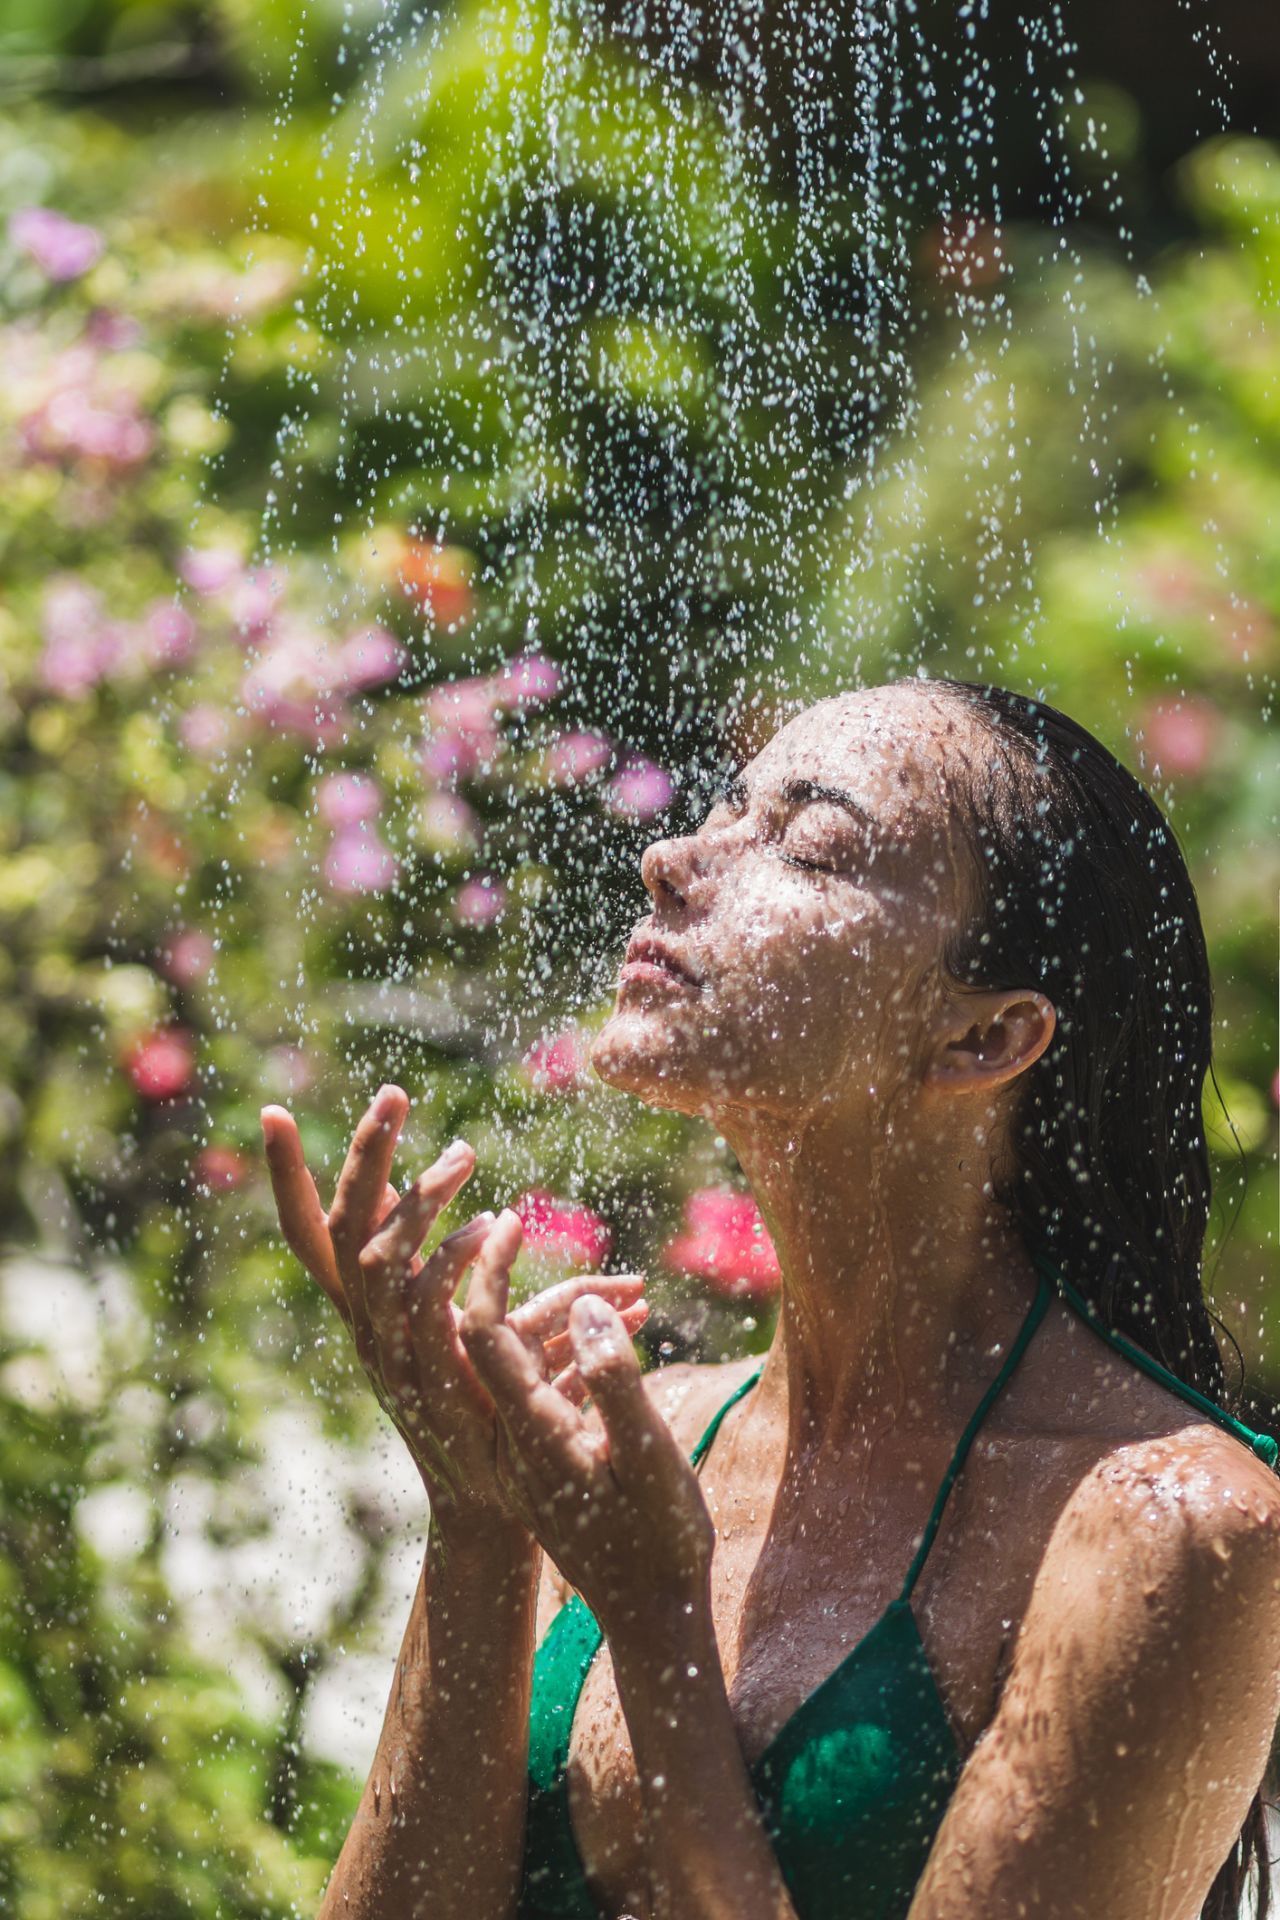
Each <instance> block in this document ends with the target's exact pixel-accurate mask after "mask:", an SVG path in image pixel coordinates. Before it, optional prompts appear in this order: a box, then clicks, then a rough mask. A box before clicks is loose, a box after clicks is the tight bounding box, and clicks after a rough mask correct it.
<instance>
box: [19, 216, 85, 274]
mask: <svg viewBox="0 0 1280 1920" xmlns="http://www.w3.org/2000/svg"><path fill="white" fill-rule="evenodd" d="M9 238H10V240H12V242H13V244H14V246H15V247H17V248H18V249H19V251H20V252H22V253H25V254H26V255H27V257H28V259H31V260H34V261H35V263H36V265H37V266H38V267H39V269H40V271H41V273H43V274H44V275H45V277H46V278H47V279H49V280H78V279H79V278H80V276H81V274H82V273H87V272H88V271H89V269H90V267H92V266H94V265H95V264H96V263H97V261H99V260H100V259H101V258H102V246H103V241H102V235H101V234H100V233H99V232H98V230H97V228H96V227H86V226H82V225H81V223H80V222H79V221H78V220H69V219H68V218H67V216H66V214H65V213H59V212H58V211H57V209H56V208H55V207H23V208H22V209H21V211H20V212H18V213H15V214H14V215H13V218H12V219H11V220H10V222H9Z"/></svg>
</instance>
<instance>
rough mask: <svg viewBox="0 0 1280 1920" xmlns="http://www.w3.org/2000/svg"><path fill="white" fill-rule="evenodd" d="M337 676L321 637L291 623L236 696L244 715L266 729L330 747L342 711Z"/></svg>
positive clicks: (339, 731) (333, 658)
mask: <svg viewBox="0 0 1280 1920" xmlns="http://www.w3.org/2000/svg"><path fill="white" fill-rule="evenodd" d="M340 677H341V676H340V670H339V667H338V662H337V657H336V655H335V653H334V650H333V648H332V647H331V646H330V644H329V642H328V640H327V639H326V638H325V636H324V635H323V634H319V633H313V632H312V631H311V630H310V629H309V628H307V627H304V626H302V625H301V624H300V623H293V624H290V625H288V626H285V627H282V629H281V631H280V632H279V633H278V634H277V635H276V637H275V639H273V640H272V642H271V644H270V645H269V646H268V647H267V648H266V649H265V651H264V652H263V654H262V656H261V658H260V659H259V660H258V661H257V662H256V663H255V664H254V665H253V666H252V667H251V668H250V669H249V671H248V673H246V675H245V677H244V679H243V681H242V682H241V687H240V692H241V697H242V699H243V701H244V704H245V706H246V707H247V709H248V710H249V712H250V713H251V714H254V715H255V716H257V717H258V718H259V719H261V720H262V721H263V722H264V723H265V724H266V725H267V726H270V727H277V728H279V729H280V730H281V731H282V732H285V733H298V734H302V735H304V736H307V737H309V738H311V739H313V740H314V741H315V742H316V744H317V745H319V746H332V745H335V744H336V743H337V741H338V740H339V739H340V738H341V735H342V730H343V729H342V719H343V715H344V714H345V712H346V707H345V704H344V702H343V701H342V699H341V698H340V696H339V694H338V691H337V688H338V685H339V682H340Z"/></svg>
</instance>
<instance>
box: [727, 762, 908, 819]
mask: <svg viewBox="0 0 1280 1920" xmlns="http://www.w3.org/2000/svg"><path fill="white" fill-rule="evenodd" d="M748 797H749V796H748V794H747V783H746V781H745V780H744V779H743V777H742V775H741V774H740V773H735V774H733V775H731V777H730V778H729V779H728V780H726V781H725V783H724V785H723V786H722V787H721V789H720V798H721V799H723V800H727V801H728V802H729V803H730V805H732V806H738V807H745V806H746V804H747V800H748ZM782 797H783V799H784V800H789V801H791V802H792V803H793V804H794V805H796V806H802V807H803V806H807V805H809V804H810V803H811V802H812V801H814V800H829V801H830V802H831V804H832V806H835V807H843V808H844V811H845V812H846V813H847V814H849V815H851V816H852V818H853V819H855V820H856V821H857V822H858V824H859V825H860V826H862V827H865V828H867V829H868V831H872V832H873V831H874V830H875V821H874V820H873V819H872V817H871V815H870V814H869V813H868V812H867V810H866V808H865V807H863V806H860V805H859V804H858V802H857V801H856V800H855V799H854V797H853V795H852V794H851V793H846V792H845V790H844V788H843V787H831V786H828V785H827V784H826V783H825V782H824V781H821V780H788V781H787V782H786V784H785V786H784V787H783V789H782Z"/></svg>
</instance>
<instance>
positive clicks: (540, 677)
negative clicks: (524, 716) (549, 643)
mask: <svg viewBox="0 0 1280 1920" xmlns="http://www.w3.org/2000/svg"><path fill="white" fill-rule="evenodd" d="M562 678H563V676H562V675H561V672H560V669H559V667H558V666H557V665H556V663H555V661H554V660H550V659H548V658H547V655H546V654H545V653H520V654H517V655H516V656H515V658H514V659H513V660H509V661H508V662H507V664H506V666H505V667H504V668H503V670H502V673H501V675H500V676H499V679H500V681H501V686H502V700H503V704H504V705H508V706H516V707H519V708H527V707H536V706H541V705H542V703H543V702H544V701H546V700H550V699H553V698H554V696H555V695H556V694H557V693H559V691H560V685H561V680H562Z"/></svg>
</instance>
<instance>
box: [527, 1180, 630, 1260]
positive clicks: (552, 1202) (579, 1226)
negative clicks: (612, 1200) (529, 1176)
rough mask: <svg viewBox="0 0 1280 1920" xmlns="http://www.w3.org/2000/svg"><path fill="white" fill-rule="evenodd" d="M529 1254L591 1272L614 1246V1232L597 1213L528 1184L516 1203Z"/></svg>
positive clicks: (544, 1188)
mask: <svg viewBox="0 0 1280 1920" xmlns="http://www.w3.org/2000/svg"><path fill="white" fill-rule="evenodd" d="M515 1211H516V1213H517V1214H518V1215H519V1216H520V1224H521V1226H522V1227H523V1228H524V1244H525V1246H526V1247H528V1249H529V1250H530V1252H531V1253H537V1254H544V1255H548V1254H549V1255H551V1256H552V1257H553V1258H560V1259H565V1260H568V1261H569V1262H571V1264H572V1265H574V1266H575V1267H579V1268H581V1267H585V1268H587V1269H588V1271H594V1269H595V1268H597V1267H598V1266H599V1265H600V1263H601V1261H602V1260H604V1259H605V1258H606V1256H607V1255H608V1252H609V1248H610V1247H611V1246H612V1245H613V1235H612V1233H611V1232H610V1231H609V1228H608V1226H607V1225H606V1224H605V1222H604V1221H603V1220H602V1219H601V1217H600V1215H599V1214H598V1213H593V1212H592V1211H591V1208H590V1207H583V1206H578V1205H576V1204H575V1202H573V1201H572V1200H560V1199H557V1197H556V1196H555V1194H553V1193H551V1192H550V1191H549V1190H548V1189H547V1188H546V1187H530V1188H529V1190H528V1191H527V1192H526V1193H522V1194H521V1195H520V1198H519V1199H518V1200H517V1201H516V1202H515Z"/></svg>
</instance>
